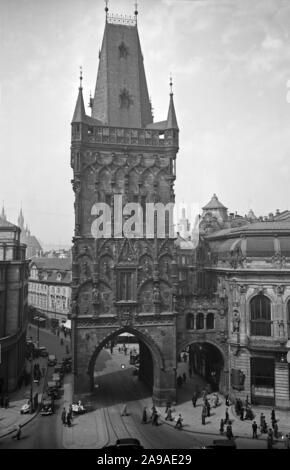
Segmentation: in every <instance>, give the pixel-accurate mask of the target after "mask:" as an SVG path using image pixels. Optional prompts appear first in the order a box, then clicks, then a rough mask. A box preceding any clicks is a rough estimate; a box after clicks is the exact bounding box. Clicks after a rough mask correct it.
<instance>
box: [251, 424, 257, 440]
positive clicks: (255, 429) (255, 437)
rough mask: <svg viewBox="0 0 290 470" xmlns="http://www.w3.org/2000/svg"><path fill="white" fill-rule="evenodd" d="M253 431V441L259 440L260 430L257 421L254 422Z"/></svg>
mask: <svg viewBox="0 0 290 470" xmlns="http://www.w3.org/2000/svg"><path fill="white" fill-rule="evenodd" d="M252 430H253V436H252V437H253V439H258V434H257V430H258V425H257V423H256V421H254V422H253V424H252Z"/></svg>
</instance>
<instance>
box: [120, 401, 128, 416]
mask: <svg viewBox="0 0 290 470" xmlns="http://www.w3.org/2000/svg"><path fill="white" fill-rule="evenodd" d="M121 416H128V413H127V405H126V404H125V405H124V406H123V409H122V413H121Z"/></svg>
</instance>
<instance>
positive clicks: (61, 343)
mask: <svg viewBox="0 0 290 470" xmlns="http://www.w3.org/2000/svg"><path fill="white" fill-rule="evenodd" d="M60 345H61V346H63V338H60Z"/></svg>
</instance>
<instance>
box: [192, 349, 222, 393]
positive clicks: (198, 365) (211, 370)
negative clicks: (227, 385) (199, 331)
mask: <svg viewBox="0 0 290 470" xmlns="http://www.w3.org/2000/svg"><path fill="white" fill-rule="evenodd" d="M189 366H190V367H191V369H192V371H193V372H194V373H196V374H198V375H199V376H200V377H202V378H203V379H204V380H205V381H206V382H207V383H208V384H209V385H210V387H211V390H212V391H213V392H217V391H219V390H221V388H222V384H221V379H222V375H223V369H224V359H223V356H222V353H221V351H220V350H219V349H218V348H217V347H216V346H214V345H213V344H211V343H207V342H200V343H199V342H197V343H193V344H191V345H190V346H189Z"/></svg>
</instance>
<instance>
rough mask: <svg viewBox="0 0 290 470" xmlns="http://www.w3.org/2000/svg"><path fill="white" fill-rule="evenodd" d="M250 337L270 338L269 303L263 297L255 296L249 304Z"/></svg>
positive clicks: (266, 298)
mask: <svg viewBox="0 0 290 470" xmlns="http://www.w3.org/2000/svg"><path fill="white" fill-rule="evenodd" d="M250 312H251V335H253V336H271V325H272V321H271V302H270V300H269V299H268V297H266V296H265V295H256V296H255V297H254V298H253V299H252V300H251V302H250Z"/></svg>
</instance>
